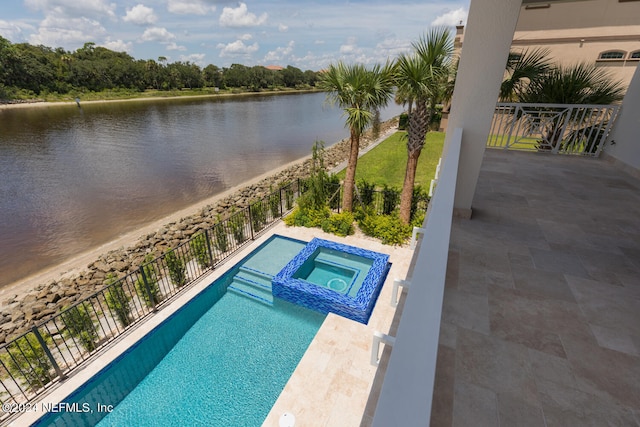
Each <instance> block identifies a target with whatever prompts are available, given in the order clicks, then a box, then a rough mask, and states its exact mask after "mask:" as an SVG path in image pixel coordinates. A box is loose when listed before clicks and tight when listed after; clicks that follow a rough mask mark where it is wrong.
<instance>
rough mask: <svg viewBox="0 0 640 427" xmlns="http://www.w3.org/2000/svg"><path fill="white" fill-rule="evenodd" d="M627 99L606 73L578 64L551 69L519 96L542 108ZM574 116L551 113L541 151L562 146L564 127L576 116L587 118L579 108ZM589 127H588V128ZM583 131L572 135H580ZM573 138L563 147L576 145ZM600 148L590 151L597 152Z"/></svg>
mask: <svg viewBox="0 0 640 427" xmlns="http://www.w3.org/2000/svg"><path fill="white" fill-rule="evenodd" d="M623 95H624V88H623V86H622V84H621V83H620V82H618V81H615V80H613V79H612V78H611V76H610V75H609V74H608V73H606V72H603V70H602V69H601V68H597V67H596V66H595V65H590V64H585V63H581V64H576V65H571V66H567V67H563V66H555V67H551V68H550V69H549V70H548V71H547V72H546V73H544V74H542V75H541V76H540V77H539V78H538V79H537V80H536V81H535V82H531V83H530V84H529V85H528V86H527V89H526V90H525V91H524V92H522V93H521V94H520V95H519V96H518V100H519V101H520V102H522V103H540V104H612V103H614V102H616V101H620V100H621V99H622V97H623ZM573 111H574V113H573V115H569V116H568V115H560V114H553V113H551V114H550V116H549V117H548V120H546V126H545V127H544V129H543V132H542V140H541V141H540V144H539V145H538V149H542V150H551V149H554V148H556V147H557V146H558V144H561V143H563V142H562V140H563V135H562V133H563V132H562V129H564V127H565V124H567V123H570V122H572V121H574V119H575V118H576V116H577V115H579V114H584V113H583V111H582V110H581V109H579V108H576V109H574V110H573ZM589 125H590V123H587V126H589ZM580 134H582V132H580V130H577V131H574V132H573V134H572V135H580ZM573 139H575V138H573V137H572V136H571V135H569V137H568V139H567V140H566V141H565V142H564V143H563V144H574V143H576V141H574V140H573ZM595 148H597V147H595V146H594V147H591V149H595Z"/></svg>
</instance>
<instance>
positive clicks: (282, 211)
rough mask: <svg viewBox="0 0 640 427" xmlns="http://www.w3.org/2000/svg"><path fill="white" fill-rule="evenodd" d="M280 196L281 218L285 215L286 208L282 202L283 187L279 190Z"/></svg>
mask: <svg viewBox="0 0 640 427" xmlns="http://www.w3.org/2000/svg"><path fill="white" fill-rule="evenodd" d="M278 196H279V197H280V218H282V217H283V215H284V210H283V209H282V202H283V200H284V199H283V198H282V187H280V189H279V190H278Z"/></svg>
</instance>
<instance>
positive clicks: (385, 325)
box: [9, 222, 412, 427]
mask: <svg viewBox="0 0 640 427" xmlns="http://www.w3.org/2000/svg"><path fill="white" fill-rule="evenodd" d="M273 234H280V235H284V236H288V237H292V238H295V239H300V240H305V241H310V240H311V239H312V238H314V237H319V238H323V239H327V240H333V241H337V242H340V243H344V244H348V245H353V246H358V247H360V248H363V249H369V250H372V251H377V252H381V253H386V254H388V255H390V258H389V260H390V262H391V263H392V264H393V265H392V267H391V270H390V272H389V275H388V276H387V280H386V282H385V285H384V287H383V289H382V291H381V293H380V296H379V298H378V303H377V305H376V307H375V309H374V311H373V314H372V315H371V318H370V320H369V323H368V324H367V325H363V324H360V323H357V322H355V321H353V320H349V319H346V318H342V317H340V316H337V315H334V314H329V315H328V316H327V318H326V319H325V321H324V323H323V324H322V326H321V328H320V330H319V331H318V333H317V335H316V337H315V338H314V340H313V341H312V343H311V345H310V346H309V348H308V350H307V352H306V353H305V355H304V356H303V358H302V360H301V361H300V364H299V365H298V367H297V369H296V370H295V372H294V373H293V375H292V376H291V378H290V380H289V382H288V383H287V385H286V387H285V388H284V390H283V392H282V394H281V395H280V397H279V398H278V400H277V402H276V404H275V405H274V406H273V408H272V410H271V412H270V414H269V416H268V417H267V418H266V420H265V421H264V424H263V425H264V426H276V427H277V426H278V422H279V418H280V416H281V415H282V414H283V413H285V412H289V413H292V414H294V416H295V417H296V426H335V425H341V426H342V425H344V426H358V425H360V423H361V421H362V420H363V419H369V418H370V416H371V415H372V413H371V414H370V413H369V412H370V411H371V408H370V407H371V405H370V404H369V405H368V400H369V396H370V393H371V392H372V389H373V390H375V389H376V387H379V386H378V385H374V383H375V382H376V381H375V377H376V371H377V368H376V367H375V366H372V365H371V364H370V359H371V346H372V338H373V334H374V332H375V331H380V332H382V333H387V332H389V330H390V327H391V324H392V321H393V318H394V313H395V310H396V309H395V308H393V307H391V305H390V301H391V291H392V285H393V280H394V279H395V278H404V277H405V276H406V272H407V271H408V269H409V262H410V259H411V253H412V251H411V250H410V249H409V248H408V247H393V246H386V245H382V244H381V243H380V242H378V241H375V240H372V239H369V238H366V237H357V236H349V237H346V238H341V237H337V236H334V235H330V234H327V233H324V232H322V230H319V229H307V228H302V227H287V226H285V225H284V223H282V222H280V223H278V224H277V225H275V226H273V227H272V228H270V229H269V230H268V231H267V232H266V233H265V234H263V235H262V236H260V237H259V238H258V239H256V241H255V242H253V243H252V244H249V245H247V247H245V248H244V249H243V250H241V251H239V252H238V253H237V254H236V255H235V256H234V257H232V258H230V259H229V260H228V261H227V262H226V263H225V264H224V265H223V266H222V267H220V268H218V269H216V270H215V271H213V272H211V273H210V274H207V275H206V276H204V277H203V278H202V279H201V280H200V281H199V282H197V283H195V284H194V285H193V286H191V287H190V288H189V289H188V290H186V291H185V292H184V293H183V294H181V295H179V296H178V297H177V298H176V299H175V300H174V301H172V302H171V303H170V304H169V305H167V306H165V307H163V308H162V309H161V310H159V311H158V313H156V314H155V315H153V316H150V318H148V319H146V320H144V321H143V322H142V323H141V324H140V325H139V326H138V327H136V328H135V329H133V330H131V331H129V332H128V333H127V335H126V336H125V337H123V339H120V340H118V341H117V342H116V343H114V344H112V345H110V346H109V347H108V348H107V349H106V350H105V351H104V352H103V353H102V354H101V355H100V356H99V357H98V358H96V359H94V360H92V361H91V362H90V363H88V364H87V366H86V367H85V368H84V369H80V370H78V371H77V372H74V373H73V374H72V376H71V377H70V378H68V379H67V380H65V381H64V382H63V383H60V384H58V385H56V386H55V387H53V388H52V390H51V391H50V392H49V393H48V394H46V395H44V396H43V397H42V398H41V399H40V401H41V402H48V403H55V402H60V401H62V400H63V399H64V398H65V397H66V396H68V395H69V394H70V393H71V392H73V390H75V389H77V388H78V387H80V386H81V385H82V384H83V383H85V382H86V381H87V380H89V379H90V378H91V377H92V376H93V375H94V374H96V373H97V372H98V371H99V370H100V369H102V368H104V367H105V366H106V365H108V364H109V363H110V362H111V361H113V360H114V359H115V358H117V357H118V356H119V355H120V354H122V353H123V352H124V351H126V350H127V349H128V348H129V347H131V346H132V345H133V344H135V343H136V342H137V341H138V340H139V339H141V338H142V337H143V336H144V335H145V334H147V333H148V332H149V331H151V330H152V329H153V328H154V327H156V326H157V325H158V324H160V323H161V322H162V321H164V320H165V319H166V318H168V317H169V316H170V315H171V314H173V313H174V312H175V311H176V310H178V309H179V308H180V307H182V306H183V305H184V304H186V303H187V302H188V301H189V300H191V299H192V298H193V297H195V296H196V295H197V294H198V293H199V292H201V291H202V290H203V289H204V288H206V287H207V286H208V285H209V284H211V283H212V282H213V281H214V280H216V279H217V278H219V277H220V276H222V275H223V274H224V273H225V272H226V271H227V270H228V269H229V268H231V267H233V266H234V265H235V264H236V263H237V262H238V261H239V260H240V259H242V258H243V257H245V256H246V255H248V254H249V253H250V252H251V251H252V250H254V249H255V248H256V247H257V246H258V245H260V244H261V243H263V242H264V241H266V240H267V239H268V238H269V237H271V236H272V235H273ZM387 357H388V349H387V351H384V355H383V358H382V361H381V366H383V365H384V362H385V361H386V359H387ZM373 395H376V394H375V393H373ZM41 415H43V414H42V413H27V414H24V415H23V416H21V417H20V418H17V419H15V420H13V421H12V422H11V423H10V424H9V425H10V426H28V425H31V424H32V423H34V422H35V421H36V420H37V419H38V418H39V416H41Z"/></svg>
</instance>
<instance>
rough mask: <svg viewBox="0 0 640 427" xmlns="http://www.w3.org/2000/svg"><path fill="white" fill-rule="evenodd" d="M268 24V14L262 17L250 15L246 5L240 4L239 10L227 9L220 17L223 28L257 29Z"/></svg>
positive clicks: (224, 9) (223, 10)
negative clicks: (256, 27)
mask: <svg viewBox="0 0 640 427" xmlns="http://www.w3.org/2000/svg"><path fill="white" fill-rule="evenodd" d="M265 22H267V14H266V13H263V14H262V15H260V17H258V16H256V15H255V14H254V13H250V12H249V11H248V9H247V5H246V4H245V3H240V5H239V6H238V7H237V8H235V9H234V8H232V7H225V8H223V9H222V14H221V15H220V25H222V26H223V27H255V26H258V25H262V24H264V23H265Z"/></svg>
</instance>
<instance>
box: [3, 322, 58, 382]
mask: <svg viewBox="0 0 640 427" xmlns="http://www.w3.org/2000/svg"><path fill="white" fill-rule="evenodd" d="M43 338H44V340H45V343H47V345H49V343H51V337H50V336H49V335H45V336H43ZM5 349H6V352H4V353H3V354H2V355H0V360H1V361H2V363H3V364H4V366H5V367H6V368H7V370H8V371H9V373H10V374H11V375H12V376H13V377H14V378H17V379H20V381H21V382H22V383H23V385H24V386H25V387H26V388H27V390H30V391H37V390H39V389H41V388H43V387H44V386H45V385H47V384H48V383H50V382H51V381H53V378H54V375H53V373H52V371H53V365H52V364H51V361H50V360H49V358H48V357H47V354H46V353H45V351H44V349H43V348H42V346H41V345H40V342H39V341H38V339H37V338H36V336H35V335H34V334H33V332H28V333H27V334H25V335H23V336H21V337H20V338H18V339H16V340H15V341H13V342H11V343H10V344H8V345H7V346H6V347H5Z"/></svg>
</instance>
